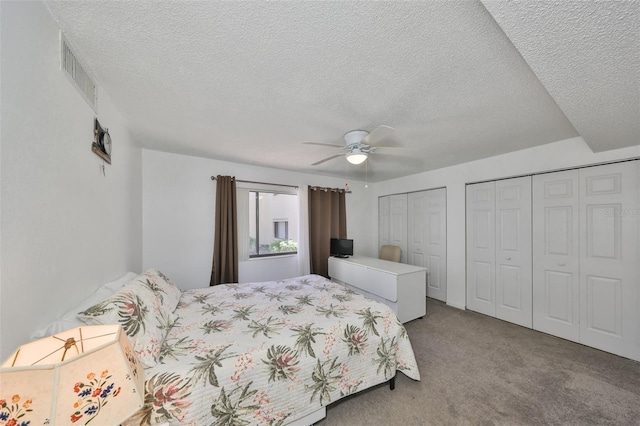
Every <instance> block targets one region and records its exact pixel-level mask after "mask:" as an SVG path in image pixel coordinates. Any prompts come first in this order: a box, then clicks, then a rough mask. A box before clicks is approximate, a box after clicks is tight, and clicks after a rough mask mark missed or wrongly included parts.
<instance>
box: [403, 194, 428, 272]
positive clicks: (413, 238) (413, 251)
mask: <svg viewBox="0 0 640 426" xmlns="http://www.w3.org/2000/svg"><path fill="white" fill-rule="evenodd" d="M426 211H427V194H426V193H425V191H421V192H412V193H410V194H408V195H407V217H408V224H407V233H408V235H407V263H409V264H410V265H415V266H422V267H423V268H427V267H428V266H427V264H426V262H427V255H426V253H427V241H426V239H427V230H426V227H427V220H426Z"/></svg>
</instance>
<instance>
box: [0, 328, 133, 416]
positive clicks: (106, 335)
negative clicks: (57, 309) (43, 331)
mask: <svg viewBox="0 0 640 426" xmlns="http://www.w3.org/2000/svg"><path fill="white" fill-rule="evenodd" d="M143 403H144V370H143V369H142V366H141V364H140V363H139V361H138V358H137V357H136V355H135V353H134V352H133V348H132V347H131V343H130V342H129V338H128V337H127V335H126V333H125V332H124V331H123V330H122V328H121V327H120V326H119V325H96V326H86V327H78V328H74V329H71V330H68V331H64V332H62V333H58V334H55V335H52V336H49V337H45V338H43V339H40V340H37V341H34V342H31V343H27V344H25V345H23V346H21V347H20V348H18V350H16V351H15V352H14V353H13V354H12V355H11V356H10V357H9V358H8V359H7V360H6V361H5V362H4V363H3V364H2V367H0V423H2V424H7V425H8V424H14V425H16V426H19V425H23V424H25V425H26V424H28V425H29V426H36V425H69V424H77V425H86V424H88V423H89V422H91V424H92V425H117V424H120V423H122V422H123V421H124V420H126V419H127V418H128V417H130V416H131V415H133V414H134V413H135V412H136V411H138V410H139V409H140V408H141V407H142V405H143ZM12 419H15V421H12Z"/></svg>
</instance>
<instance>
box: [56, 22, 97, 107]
mask: <svg viewBox="0 0 640 426" xmlns="http://www.w3.org/2000/svg"><path fill="white" fill-rule="evenodd" d="M60 69H61V70H62V71H64V73H65V75H66V76H67V78H68V79H69V81H70V82H71V83H72V84H73V85H74V86H75V88H76V89H78V92H80V94H81V95H82V97H83V98H84V100H85V101H87V103H88V104H89V106H91V108H93V110H94V111H95V112H96V113H98V88H97V86H96V84H95V83H94V82H93V80H92V79H91V77H89V74H87V72H86V71H85V70H84V67H83V66H82V64H81V63H80V61H79V60H78V57H77V56H76V54H75V53H73V50H71V46H69V42H68V41H67V38H66V37H65V36H64V34H63V33H62V31H60Z"/></svg>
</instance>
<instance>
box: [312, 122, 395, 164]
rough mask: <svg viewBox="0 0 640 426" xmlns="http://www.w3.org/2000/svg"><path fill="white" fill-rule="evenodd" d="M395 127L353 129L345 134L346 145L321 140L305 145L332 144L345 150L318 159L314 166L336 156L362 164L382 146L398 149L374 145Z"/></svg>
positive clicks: (331, 145)
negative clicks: (321, 141) (368, 130)
mask: <svg viewBox="0 0 640 426" xmlns="http://www.w3.org/2000/svg"><path fill="white" fill-rule="evenodd" d="M394 131H395V129H394V128H393V127H389V126H384V125H382V126H378V127H377V128H376V129H375V130H373V131H372V132H371V133H369V132H367V131H366V130H351V131H349V132H347V133H345V134H344V142H345V144H344V145H337V144H330V143H319V142H303V144H305V145H320V146H330V147H335V148H340V150H341V151H343V152H342V153H340V154H335V155H332V156H330V157H327V158H323V159H322V160H320V161H316V162H315V163H313V164H311V165H312V166H317V165H318V164H322V163H324V162H326V161H329V160H333V159H334V158H338V157H342V156H344V157H345V158H346V159H347V161H348V162H350V163H351V164H362V163H364V162H365V161H366V160H367V158H368V157H369V154H373V153H374V152H375V151H376V149H378V148H382V149H383V150H385V151H388V150H390V149H398V148H393V147H384V146H382V145H378V146H377V147H375V146H373V144H374V143H375V142H376V141H378V140H383V139H385V137H386V136H389V135H391V134H393V132H394Z"/></svg>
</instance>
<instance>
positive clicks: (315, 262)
mask: <svg viewBox="0 0 640 426" xmlns="http://www.w3.org/2000/svg"><path fill="white" fill-rule="evenodd" d="M345 201H346V197H345V192H344V189H329V188H313V187H310V188H309V256H310V258H311V273H312V274H318V275H322V276H325V277H327V278H328V277H329V255H330V249H331V238H347V209H346V205H345Z"/></svg>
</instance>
